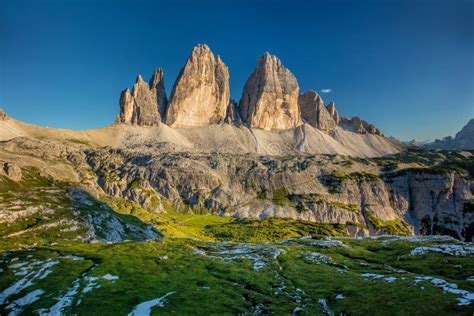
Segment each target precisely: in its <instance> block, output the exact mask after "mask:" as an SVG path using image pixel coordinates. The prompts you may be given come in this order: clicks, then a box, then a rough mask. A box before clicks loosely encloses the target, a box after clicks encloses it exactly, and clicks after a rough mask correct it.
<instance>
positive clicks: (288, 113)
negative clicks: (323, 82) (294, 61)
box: [239, 53, 301, 130]
mask: <svg viewBox="0 0 474 316" xmlns="http://www.w3.org/2000/svg"><path fill="white" fill-rule="evenodd" d="M298 94H299V86H298V82H297V81H296V78H295V76H293V74H292V73H291V72H290V70H288V69H287V68H285V67H284V66H283V65H282V63H281V61H280V60H279V59H278V58H277V57H276V56H272V55H270V54H269V53H265V54H264V55H263V56H261V57H260V58H259V60H258V62H257V66H256V68H255V70H254V71H253V73H252V74H251V75H250V77H249V79H248V80H247V82H246V84H245V87H244V91H243V93H242V98H241V100H240V106H239V109H240V115H241V117H242V119H243V120H244V122H245V123H246V125H247V126H248V127H250V128H259V129H264V130H287V129H291V128H294V127H297V126H298V125H300V124H301V116H300V112H299V107H298Z"/></svg>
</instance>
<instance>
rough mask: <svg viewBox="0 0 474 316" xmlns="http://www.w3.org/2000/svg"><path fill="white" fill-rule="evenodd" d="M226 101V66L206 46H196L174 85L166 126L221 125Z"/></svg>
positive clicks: (227, 93)
mask: <svg viewBox="0 0 474 316" xmlns="http://www.w3.org/2000/svg"><path fill="white" fill-rule="evenodd" d="M229 101H230V92H229V71H228V69H227V66H226V65H225V64H224V63H223V62H222V60H221V59H220V57H219V56H214V54H212V52H211V51H210V49H209V47H207V45H198V46H196V47H194V49H193V50H192V52H191V55H190V56H189V58H188V60H187V61H186V64H185V65H184V67H183V69H182V70H181V72H180V74H179V76H178V79H177V80H176V82H175V84H174V87H173V91H172V92H171V101H170V103H169V106H168V109H167V114H166V124H168V125H170V126H172V127H192V126H206V125H211V124H220V123H223V122H224V120H225V117H226V112H227V106H228V105H229Z"/></svg>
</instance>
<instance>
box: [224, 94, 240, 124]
mask: <svg viewBox="0 0 474 316" xmlns="http://www.w3.org/2000/svg"><path fill="white" fill-rule="evenodd" d="M224 122H225V123H226V124H231V125H235V126H241V125H242V119H241V118H240V114H239V110H238V107H237V102H235V101H234V100H231V101H230V102H229V105H228V107H227V113H226V116H225V120H224Z"/></svg>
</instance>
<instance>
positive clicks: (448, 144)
mask: <svg viewBox="0 0 474 316" xmlns="http://www.w3.org/2000/svg"><path fill="white" fill-rule="evenodd" d="M426 146H427V147H430V148H437V149H452V150H460V149H474V119H471V120H470V121H469V122H468V123H467V124H466V125H465V126H464V127H463V128H462V129H461V131H459V132H458V133H457V134H456V136H455V137H454V138H452V137H451V136H447V137H444V138H443V139H441V140H439V139H437V140H435V141H434V142H432V143H429V144H427V145H426Z"/></svg>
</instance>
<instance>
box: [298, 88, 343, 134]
mask: <svg viewBox="0 0 474 316" xmlns="http://www.w3.org/2000/svg"><path fill="white" fill-rule="evenodd" d="M298 104H299V107H300V111H301V117H302V118H303V120H304V121H305V122H306V123H308V124H310V125H311V126H314V127H316V128H318V129H320V130H323V131H331V130H333V129H335V128H336V126H337V125H336V122H335V121H334V119H333V117H332V115H331V114H330V113H329V112H328V110H327V109H326V107H325V106H324V102H323V100H322V99H321V97H320V96H319V95H318V94H317V93H316V92H314V91H307V92H304V93H302V94H300V96H299V97H298Z"/></svg>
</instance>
